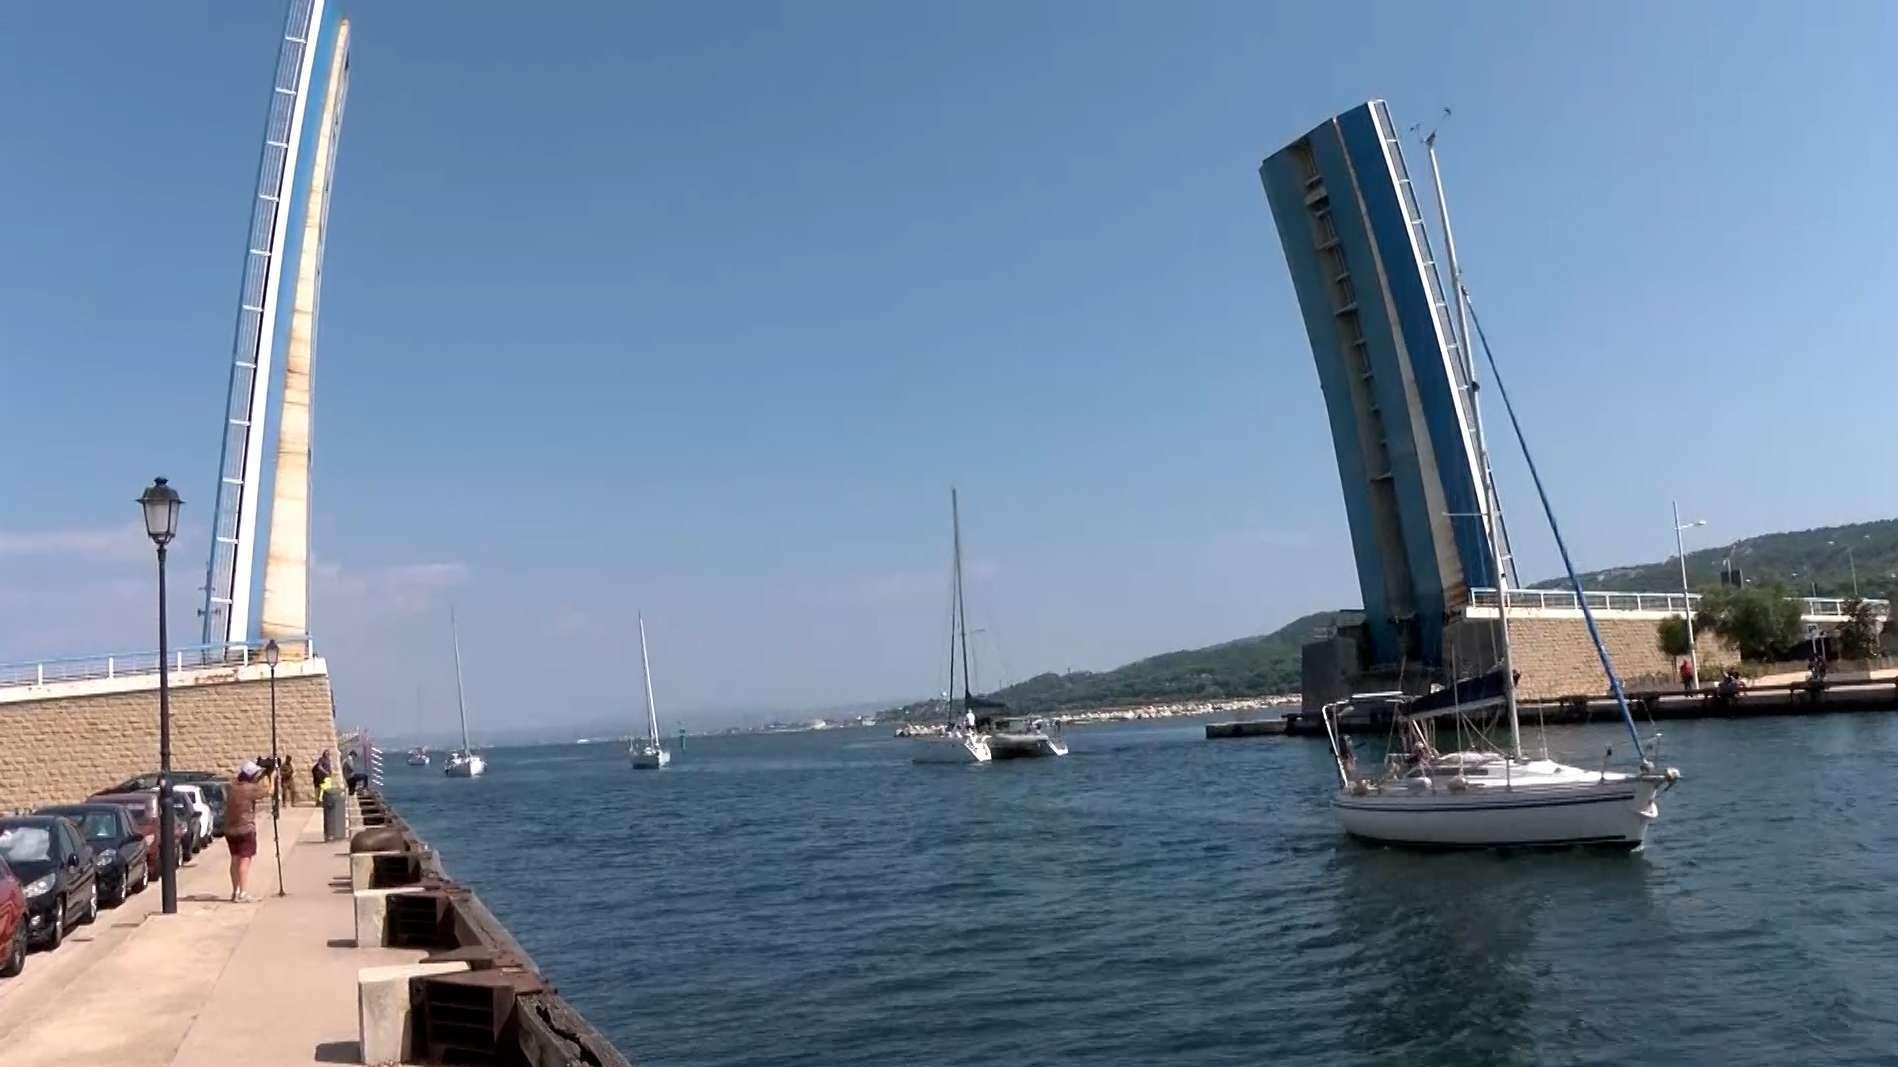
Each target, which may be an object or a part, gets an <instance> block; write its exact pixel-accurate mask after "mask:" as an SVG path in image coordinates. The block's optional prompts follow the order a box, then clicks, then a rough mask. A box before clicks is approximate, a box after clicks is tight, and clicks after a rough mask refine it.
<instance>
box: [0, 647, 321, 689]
mask: <svg viewBox="0 0 1898 1067" xmlns="http://www.w3.org/2000/svg"><path fill="white" fill-rule="evenodd" d="M265 644H266V642H264V641H261V640H259V641H231V642H227V643H224V644H208V645H185V646H184V647H182V648H175V649H172V650H171V651H170V652H168V653H167V654H166V659H167V660H168V661H169V664H170V668H171V670H173V671H185V670H192V669H194V668H198V667H248V666H250V665H252V664H255V663H262V662H263V661H264V645H265ZM277 648H278V649H279V650H280V651H281V652H282V654H283V658H284V659H286V660H302V659H310V658H312V657H314V656H315V655H316V645H315V642H313V641H312V640H311V639H310V638H307V637H290V638H283V639H280V640H278V641H277ZM157 673H158V653H157V652H156V651H145V652H109V653H105V654H103V655H92V656H67V657H62V658H57V659H42V660H24V661H21V662H18V663H0V689H8V688H12V687H16V686H42V685H52V684H54V683H56V682H85V681H96V680H101V679H109V678H131V677H136V676H139V675H146V674H157Z"/></svg>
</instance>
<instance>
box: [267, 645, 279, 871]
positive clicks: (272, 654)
mask: <svg viewBox="0 0 1898 1067" xmlns="http://www.w3.org/2000/svg"><path fill="white" fill-rule="evenodd" d="M281 658H283V653H282V651H281V650H279V649H278V648H277V640H276V638H274V637H273V638H271V639H270V640H269V641H266V642H265V643H264V662H265V663H268V664H270V759H271V762H272V766H271V771H270V773H272V774H273V775H275V776H276V777H275V778H274V779H273V780H272V781H273V788H272V789H271V790H270V847H271V849H272V850H273V851H274V852H276V854H277V895H278V896H283V831H282V830H281V829H279V828H278V825H277V801H278V799H279V798H280V797H282V796H283V753H281V752H278V751H277V661H278V660H279V659H281Z"/></svg>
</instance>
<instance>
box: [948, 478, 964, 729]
mask: <svg viewBox="0 0 1898 1067" xmlns="http://www.w3.org/2000/svg"><path fill="white" fill-rule="evenodd" d="M949 521H950V523H951V524H952V526H953V528H954V530H955V556H956V631H957V633H959V634H960V635H961V636H962V707H963V709H964V710H967V709H968V707H969V610H968V606H967V605H966V604H965V603H964V602H963V599H962V505H961V503H960V501H958V499H957V497H956V487H955V486H953V485H952V486H950V487H949ZM953 664H954V661H953V660H951V665H952V666H953ZM949 683H950V688H951V689H952V690H953V688H954V686H955V678H954V677H951V678H950V679H949Z"/></svg>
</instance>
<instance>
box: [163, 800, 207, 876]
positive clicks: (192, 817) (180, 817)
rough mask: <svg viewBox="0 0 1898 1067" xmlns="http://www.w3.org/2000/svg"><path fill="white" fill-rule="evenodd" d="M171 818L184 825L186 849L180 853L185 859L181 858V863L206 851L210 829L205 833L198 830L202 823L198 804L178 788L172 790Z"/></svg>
mask: <svg viewBox="0 0 1898 1067" xmlns="http://www.w3.org/2000/svg"><path fill="white" fill-rule="evenodd" d="M171 818H172V822H173V823H174V824H182V825H183V827H184V837H185V850H184V852H183V853H181V854H180V855H182V856H183V859H181V860H179V862H180V863H182V862H184V860H188V859H191V858H192V857H193V856H196V855H197V854H198V853H200V852H202V851H204V846H205V845H207V844H210V842H211V834H210V831H209V829H206V830H205V831H204V832H203V833H199V832H198V830H199V825H200V824H199V822H198V809H197V806H196V805H194V804H193V803H192V802H191V798H190V797H188V796H186V795H185V794H183V793H180V792H179V791H178V790H177V789H176V788H173V789H172V791H171Z"/></svg>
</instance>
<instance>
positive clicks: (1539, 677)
mask: <svg viewBox="0 0 1898 1067" xmlns="http://www.w3.org/2000/svg"><path fill="white" fill-rule="evenodd" d="M1596 625H1597V626H1598V627H1599V628H1600V629H1601V639H1602V643H1603V644H1604V645H1607V646H1608V655H1609V657H1610V658H1612V659H1613V660H1614V664H1615V671H1616V673H1618V674H1620V675H1621V679H1622V681H1623V682H1629V681H1631V680H1633V679H1636V678H1644V677H1645V678H1654V677H1660V678H1665V679H1668V687H1669V688H1673V687H1674V686H1675V685H1676V684H1678V683H1676V682H1675V681H1674V679H1675V678H1676V677H1677V674H1676V672H1677V671H1678V669H1679V668H1678V667H1677V666H1676V661H1675V660H1674V659H1673V658H1672V657H1670V656H1668V655H1666V654H1665V653H1663V652H1662V651H1661V650H1660V647H1659V645H1658V641H1657V639H1658V637H1659V634H1660V623H1659V622H1658V621H1656V620H1653V619H1616V618H1612V617H1611V618H1599V617H1598V618H1597V619H1596ZM1509 636H1510V639H1511V644H1512V645H1513V646H1514V649H1515V662H1516V669H1517V670H1518V671H1521V672H1522V686H1521V693H1522V697H1523V699H1525V700H1550V699H1554V698H1557V697H1565V696H1602V695H1605V694H1606V693H1607V692H1608V676H1607V675H1605V674H1603V673H1602V669H1601V660H1600V659H1598V658H1597V657H1596V655H1595V645H1594V643H1593V642H1591V641H1590V640H1589V639H1588V625H1587V624H1586V623H1584V622H1583V621H1582V620H1581V619H1580V618H1579V617H1578V618H1572V619H1569V618H1560V619H1547V618H1515V617H1512V618H1511V619H1510V620H1509ZM1695 637H1696V638H1697V640H1696V641H1695V644H1696V645H1697V646H1699V650H1700V664H1701V680H1702V684H1712V678H1713V676H1714V675H1713V669H1714V665H1715V664H1730V663H1738V662H1739V661H1740V654H1739V652H1738V651H1737V650H1735V649H1734V648H1733V646H1732V645H1730V644H1728V643H1726V642H1724V641H1722V640H1720V639H1719V638H1717V637H1715V636H1714V635H1712V634H1696V635H1695Z"/></svg>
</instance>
